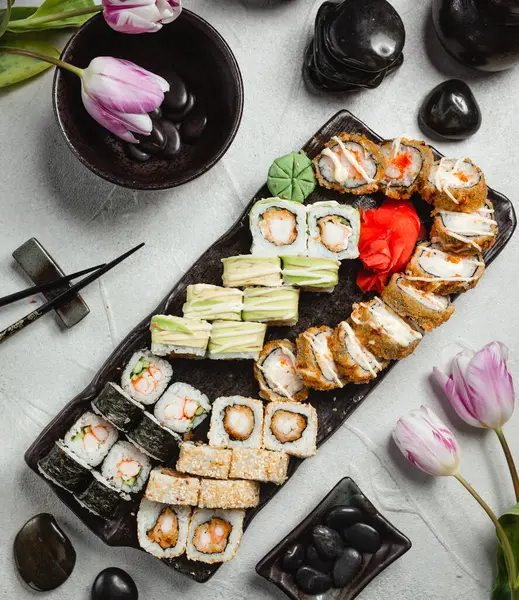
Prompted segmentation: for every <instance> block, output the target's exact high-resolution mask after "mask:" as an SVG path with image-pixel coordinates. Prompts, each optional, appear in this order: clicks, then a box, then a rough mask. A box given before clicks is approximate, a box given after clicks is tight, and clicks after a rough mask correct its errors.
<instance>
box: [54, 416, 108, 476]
mask: <svg viewBox="0 0 519 600" xmlns="http://www.w3.org/2000/svg"><path fill="white" fill-rule="evenodd" d="M117 437H118V434H117V429H116V428H115V427H114V426H113V425H112V424H111V423H109V422H108V421H106V420H105V419H103V418H101V417H100V416H98V415H96V414H94V413H93V412H86V413H84V414H83V415H81V417H79V419H78V420H77V421H76V422H75V423H74V425H72V427H71V428H70V429H69V430H68V431H67V433H66V434H65V437H64V438H63V443H64V444H65V446H67V448H68V449H69V450H71V451H72V452H73V453H74V454H75V455H76V456H78V457H79V458H80V459H81V460H83V461H84V462H86V464H87V465H90V466H91V467H97V465H100V464H101V463H102V462H103V459H104V458H105V456H106V455H107V454H108V451H109V450H110V448H111V447H112V446H113V445H114V444H115V442H116V441H117Z"/></svg>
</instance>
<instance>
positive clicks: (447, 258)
mask: <svg viewBox="0 0 519 600" xmlns="http://www.w3.org/2000/svg"><path fill="white" fill-rule="evenodd" d="M483 264H484V263H481V262H480V261H478V260H475V259H473V258H466V257H463V256H457V255H453V254H448V253H447V252H442V251H441V250H438V249H437V248H431V247H423V248H422V251H421V253H420V256H419V257H418V265H419V266H420V268H421V269H422V270H423V271H425V272H426V273H429V274H430V275H432V276H433V277H437V278H441V279H445V278H446V279H449V280H450V279H454V280H457V279H460V280H466V279H469V280H470V279H473V278H474V275H475V273H476V271H477V270H478V268H479V267H480V266H482V265H483Z"/></svg>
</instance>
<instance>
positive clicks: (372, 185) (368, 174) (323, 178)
mask: <svg viewBox="0 0 519 600" xmlns="http://www.w3.org/2000/svg"><path fill="white" fill-rule="evenodd" d="M313 164H314V169H315V175H316V178H317V181H318V182H319V185H322V186H323V187H325V188H328V189H332V190H337V191H338V192H341V193H346V192H349V193H351V194H370V193H372V192H376V191H377V190H378V189H379V184H380V182H381V180H382V178H383V176H384V167H385V159H384V156H383V155H382V153H381V152H380V148H379V147H378V146H377V145H376V144H374V143H373V142H371V141H370V140H368V139H367V138H366V137H365V136H363V135H357V134H349V133H345V132H343V133H339V135H338V136H334V137H332V139H331V140H330V141H329V142H328V143H327V144H326V146H325V148H324V149H323V151H322V152H321V154H318V155H317V156H316V157H315V158H314V160H313Z"/></svg>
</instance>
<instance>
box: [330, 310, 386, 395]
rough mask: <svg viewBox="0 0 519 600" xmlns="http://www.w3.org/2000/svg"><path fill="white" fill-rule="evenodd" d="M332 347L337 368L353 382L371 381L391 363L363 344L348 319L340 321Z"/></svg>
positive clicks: (346, 378)
mask: <svg viewBox="0 0 519 600" xmlns="http://www.w3.org/2000/svg"><path fill="white" fill-rule="evenodd" d="M330 348H331V350H332V354H333V358H334V360H335V364H336V365H337V370H338V371H339V373H340V375H341V376H342V377H343V378H344V379H345V380H346V381H348V382H351V383H366V382H368V381H371V380H372V379H375V378H376V377H377V376H378V374H379V373H380V372H381V371H383V370H384V369H385V368H386V367H387V365H388V364H389V362H388V361H387V360H385V359H383V358H378V357H376V356H375V355H374V354H373V353H372V352H370V351H369V350H368V348H366V347H365V346H363V345H362V343H361V342H360V340H359V339H358V338H357V336H356V335H355V331H354V330H353V328H352V326H351V324H350V323H348V321H342V323H339V325H338V326H337V328H336V329H335V331H334V333H333V336H332V337H331V339H330Z"/></svg>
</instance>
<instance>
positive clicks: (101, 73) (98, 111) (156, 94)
mask: <svg viewBox="0 0 519 600" xmlns="http://www.w3.org/2000/svg"><path fill="white" fill-rule="evenodd" d="M78 71H79V70H78ZM78 74H79V75H80V77H81V97H82V99H83V104H84V105H85V108H86V110H87V112H88V113H89V114H90V116H91V117H92V118H94V119H95V120H96V121H97V122H98V123H100V124H101V125H102V126H103V127H105V128H106V129H108V131H111V132H112V133H114V134H115V135H116V136H118V137H120V138H121V139H123V140H125V141H126V142H130V143H133V144H138V143H139V140H138V139H137V138H136V137H135V136H134V135H133V134H134V133H139V134H141V135H149V134H150V133H151V130H152V127H153V124H152V121H151V118H150V116H149V114H148V113H149V112H151V111H152V110H155V109H156V108H158V107H159V106H160V105H161V104H162V102H163V101H164V92H167V91H168V90H169V83H168V82H167V81H166V80H165V79H163V78H162V77H159V76H158V75H155V74H154V73H151V72H150V71H146V69H143V68H142V67H139V66H138V65H135V64H134V63H132V62H129V61H127V60H121V59H118V58H112V57H110V56H98V57H97V58H94V59H93V60H92V62H91V63H90V65H89V66H88V67H87V68H86V69H84V70H82V71H80V72H79V73H78Z"/></svg>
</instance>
